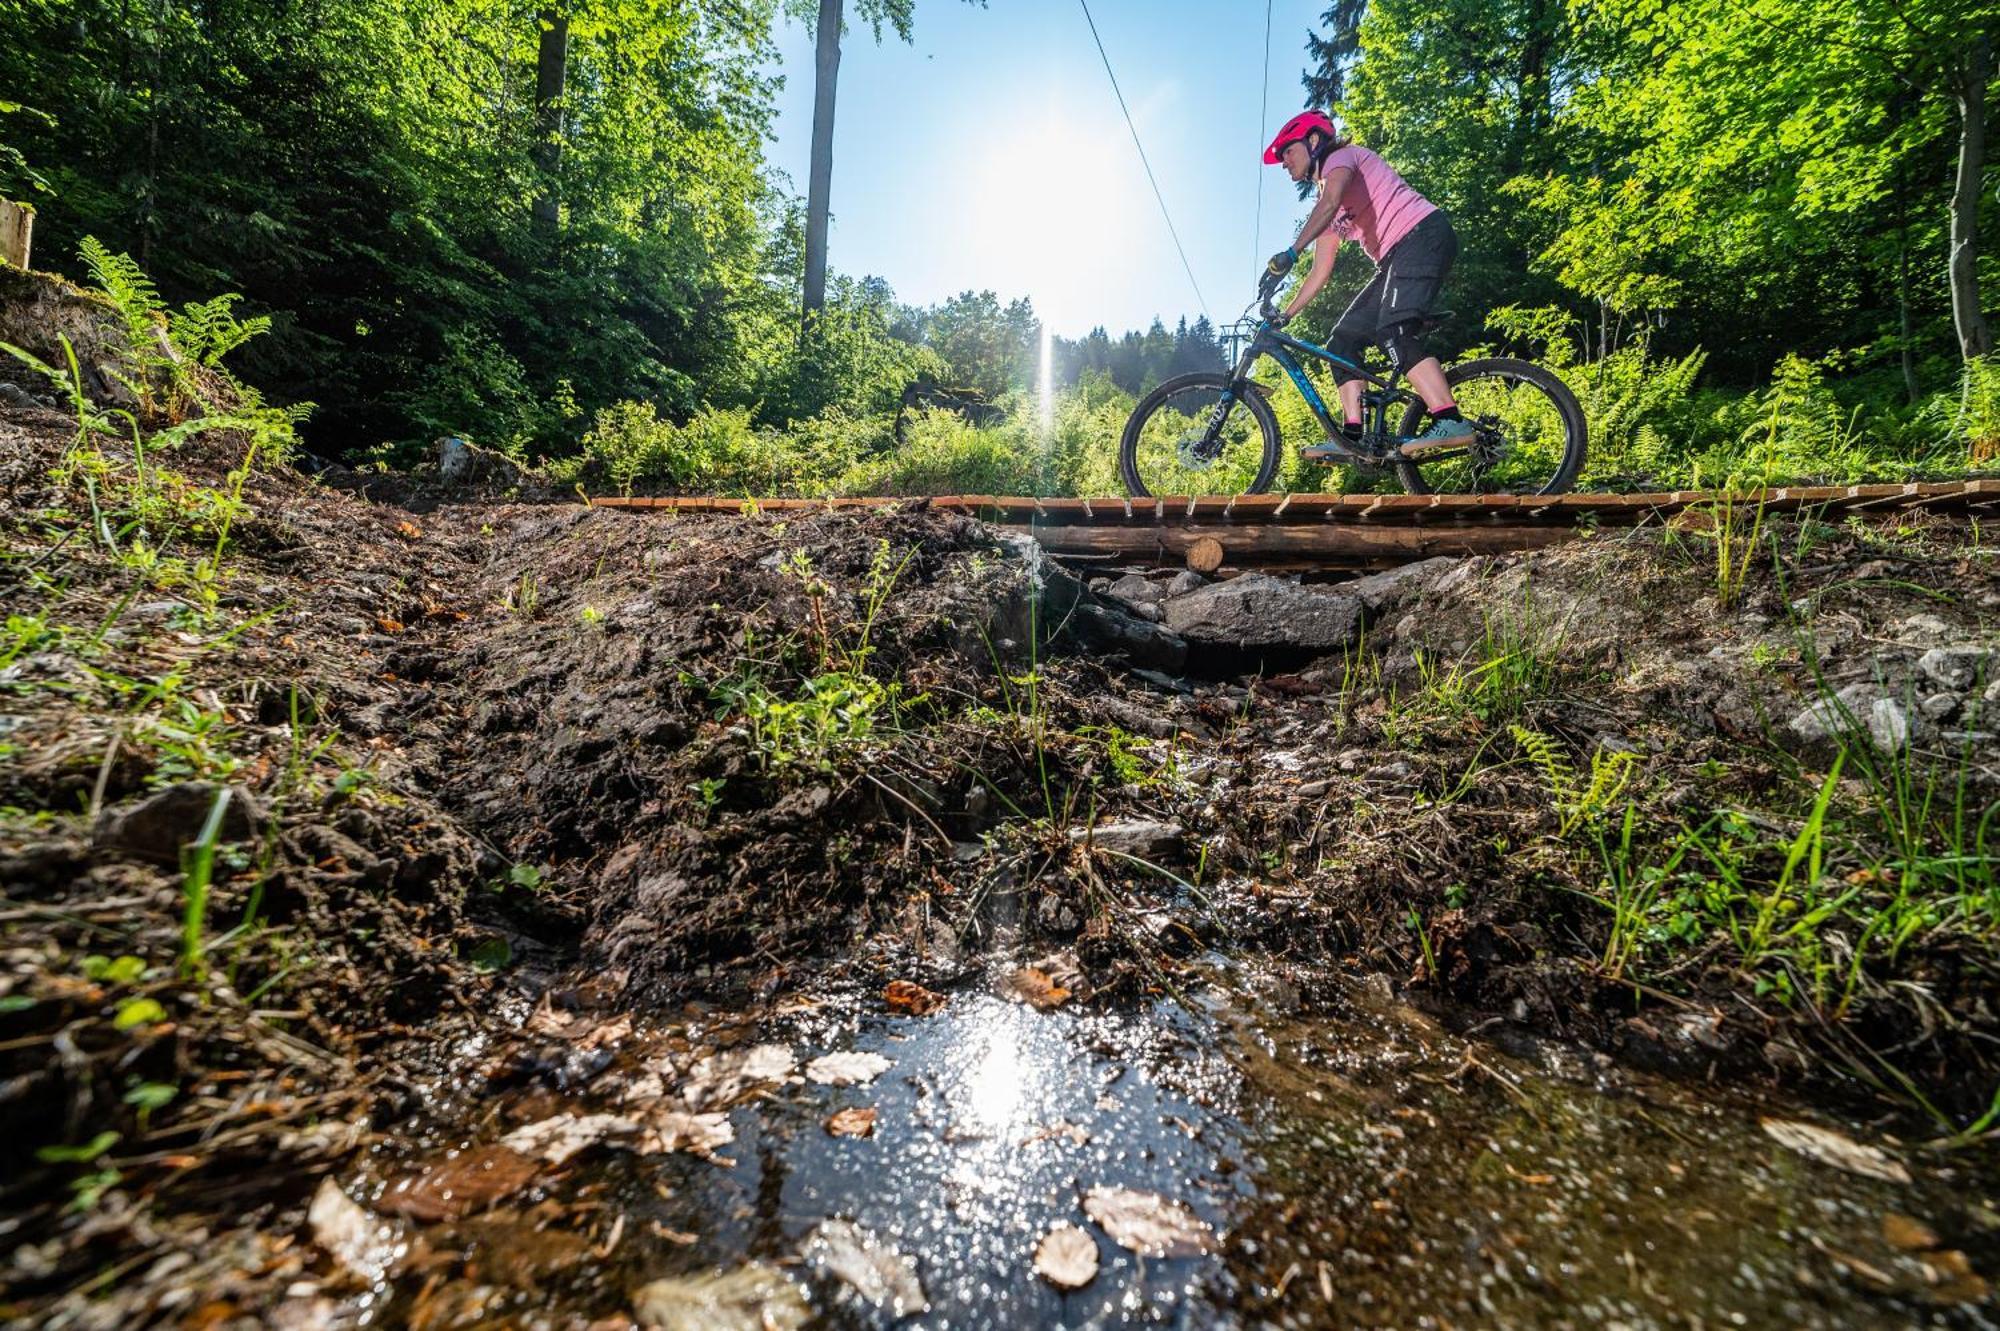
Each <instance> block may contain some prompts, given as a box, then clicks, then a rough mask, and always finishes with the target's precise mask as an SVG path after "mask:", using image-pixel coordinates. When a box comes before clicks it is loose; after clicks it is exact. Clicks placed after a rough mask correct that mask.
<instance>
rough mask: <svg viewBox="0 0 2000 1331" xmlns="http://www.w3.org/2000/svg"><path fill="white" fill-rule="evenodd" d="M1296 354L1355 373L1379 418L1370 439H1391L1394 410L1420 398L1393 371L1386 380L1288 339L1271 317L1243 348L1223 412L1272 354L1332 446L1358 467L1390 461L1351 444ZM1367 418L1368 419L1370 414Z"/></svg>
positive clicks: (1366, 407)
mask: <svg viewBox="0 0 2000 1331" xmlns="http://www.w3.org/2000/svg"><path fill="white" fill-rule="evenodd" d="M1293 353H1301V354H1303V355H1306V356H1310V357H1312V358H1314V359H1316V360H1322V361H1325V362H1326V363H1327V364H1329V365H1331V366H1332V367H1333V368H1334V369H1335V370H1346V371H1349V372H1350V373H1352V374H1353V375H1355V376H1356V377H1357V378H1359V379H1361V380H1363V381H1364V382H1365V383H1367V384H1368V387H1367V388H1366V389H1364V390H1363V391H1362V394H1361V405H1362V409H1363V411H1364V413H1365V412H1370V411H1372V412H1373V420H1372V428H1370V429H1367V430H1365V431H1364V432H1363V435H1362V437H1363V438H1364V439H1369V438H1374V439H1384V438H1387V437H1389V435H1390V430H1389V408H1390V406H1391V405H1392V404H1396V403H1403V402H1411V401H1414V400H1415V398H1414V397H1413V396H1412V395H1411V394H1410V393H1409V392H1408V391H1406V390H1404V389H1399V388H1397V387H1396V378H1397V376H1396V375H1395V373H1394V372H1393V371H1392V372H1391V374H1390V376H1389V377H1388V378H1387V379H1384V378H1382V377H1381V376H1380V375H1377V374H1375V373H1373V372H1372V371H1370V370H1369V369H1368V368H1367V367H1366V366H1362V365H1357V364H1355V363H1354V362H1353V361H1351V360H1349V359H1347V357H1345V356H1342V355H1340V354H1339V353H1338V352H1334V351H1329V350H1327V349H1326V348H1325V347H1323V346H1320V345H1319V344H1318V343H1316V342H1308V341H1306V340H1305V339H1303V338H1297V337H1291V336H1288V335H1287V334H1285V333H1283V332H1280V331H1279V330H1278V329H1276V328H1273V327H1272V326H1271V321H1270V320H1269V319H1263V320H1259V321H1258V324H1257V331H1256V333H1255V334H1254V335H1252V337H1251V338H1250V342H1249V344H1248V345H1247V346H1245V347H1244V348H1243V353H1242V354H1241V355H1240V356H1238V357H1237V359H1236V367H1235V368H1234V369H1233V370H1231V371H1230V373H1229V383H1230V389H1231V396H1230V397H1226V398H1224V399H1223V402H1222V403H1221V404H1220V405H1222V406H1223V407H1224V408H1225V411H1224V413H1222V414H1223V415H1226V408H1227V406H1228V404H1229V402H1230V400H1231V398H1233V397H1234V395H1235V394H1236V393H1237V392H1239V391H1243V389H1244V388H1245V387H1246V386H1247V385H1248V383H1249V378H1250V369H1251V367H1252V366H1253V365H1255V364H1256V363H1257V358H1258V357H1259V356H1269V357H1270V358H1271V359H1272V360H1274V361H1276V362H1278V364H1279V365H1280V366H1282V367H1283V368H1284V371H1285V376H1286V377H1287V378H1288V379H1290V380H1291V381H1292V386H1293V387H1295V388H1297V389H1298V390H1299V394H1300V396H1302V397H1304V398H1305V400H1306V405H1307V406H1308V407H1311V408H1312V413H1313V415H1314V416H1315V417H1316V418H1317V419H1318V420H1319V424H1320V429H1321V431H1322V432H1323V433H1324V434H1325V435H1326V441H1327V442H1328V443H1329V444H1331V445H1332V446H1333V447H1335V448H1337V449H1339V450H1340V451H1341V452H1342V453H1344V454H1346V455H1347V456H1348V457H1350V458H1352V459H1353V460H1354V461H1356V462H1358V463H1361V464H1363V465H1369V466H1379V465H1381V463H1382V462H1383V460H1384V459H1383V456H1382V453H1381V452H1371V451H1362V450H1357V449H1355V448H1352V447H1350V446H1349V445H1348V443H1347V441H1346V436H1345V435H1344V434H1343V433H1342V432H1341V428H1340V423H1339V422H1338V421H1336V420H1335V419H1334V418H1333V414H1332V413H1331V412H1330V411H1329V410H1328V409H1327V405H1326V400H1325V399H1324V398H1323V397H1321V396H1320V392H1319V390H1318V389H1317V388H1315V387H1314V386H1313V381H1312V379H1311V378H1310V377H1308V376H1307V374H1306V372H1305V367H1304V366H1303V365H1301V364H1300V363H1299V359H1298V356H1297V355H1294V354H1293ZM1364 419H1367V418H1366V417H1365V416H1364ZM1221 424H1222V421H1221V417H1220V416H1218V419H1217V420H1216V423H1215V428H1217V429H1220V428H1221Z"/></svg>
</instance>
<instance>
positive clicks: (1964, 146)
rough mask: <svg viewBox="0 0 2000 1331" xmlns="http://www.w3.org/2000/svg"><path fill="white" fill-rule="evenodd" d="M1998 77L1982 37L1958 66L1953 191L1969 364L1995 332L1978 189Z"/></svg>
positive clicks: (1963, 342)
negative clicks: (1985, 290)
mask: <svg viewBox="0 0 2000 1331" xmlns="http://www.w3.org/2000/svg"><path fill="white" fill-rule="evenodd" d="M1992 77H1993V39H1992V37H1991V35H1989V34H1987V33H1981V34H1980V35H1979V36H1978V37H1976V38H1974V39H1973V42H1972V47H1971V49H1970V50H1968V51H1967V52H1966V53H1965V58H1964V61H1963V62H1962V63H1961V64H1960V65H1959V68H1958V78H1957V80H1956V82H1957V87H1956V88H1955V89H1954V91H1955V92H1956V93H1957V94H1958V124H1959V132H1958V180H1957V182H1956V183H1955V185H1954V186H1953V189H1952V192H1951V318H1952V324H1953V326H1954V327H1955V328H1956V329H1957V332H1958V354H1959V355H1960V356H1961V357H1963V358H1964V359H1966V360H1968V361H1970V360H1974V359H1976V358H1978V357H1980V356H1985V355H1990V354H1991V353H1992V351H1993V332H1992V330H1991V329H1990V328H1988V327H1987V325H1986V315H1985V314H1984V313H1983V312H1982V311H1981V310H1980V308H1979V185H1980V179H1979V178H1980V174H1981V172H1983V171H1984V170H1985V169H1986V83H1987V80H1989V79H1991V78H1992Z"/></svg>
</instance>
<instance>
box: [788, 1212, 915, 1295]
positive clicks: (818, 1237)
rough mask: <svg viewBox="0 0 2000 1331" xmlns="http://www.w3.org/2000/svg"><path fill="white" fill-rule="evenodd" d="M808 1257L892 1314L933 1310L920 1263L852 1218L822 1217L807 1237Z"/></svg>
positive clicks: (806, 1249)
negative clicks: (830, 1218)
mask: <svg viewBox="0 0 2000 1331" xmlns="http://www.w3.org/2000/svg"><path fill="white" fill-rule="evenodd" d="M804 1256H805V1259H806V1260H807V1261H808V1262H810V1263H812V1264H813V1265H814V1266H816V1267H818V1268H820V1269H821V1270H822V1271H825V1272H827V1273H828V1274H830V1275H834V1276H838V1277H839V1278H840V1279H842V1280H844V1281H846V1282H847V1283H848V1284H849V1285H851V1286H853V1288H854V1292H855V1293H856V1294H859V1295H860V1296H861V1298H862V1299H863V1300H864V1301H865V1302H867V1303H869V1304H871V1305H873V1306H874V1307H877V1308H887V1309H888V1310H889V1312H890V1314H891V1315H892V1316H895V1317H907V1316H909V1315H910V1314H911V1313H920V1312H928V1311H930V1306H931V1305H930V1300H929V1299H927V1298H925V1297H924V1286H923V1282H922V1281H920V1280H919V1279H918V1278H917V1264H916V1263H915V1262H914V1261H912V1260H911V1259H910V1258H909V1257H908V1256H906V1255H904V1254H903V1253H901V1252H898V1251H897V1250H896V1247H895V1245H894V1244H892V1243H890V1242H889V1241H888V1240H886V1239H883V1238H879V1237H877V1236H876V1235H874V1234H872V1233H870V1232H869V1231H868V1230H865V1229H863V1228H862V1227H861V1226H860V1225H857V1224H855V1223H854V1222H853V1221H852V1220H823V1221H821V1222H820V1224H819V1227H818V1228H816V1229H814V1230H813V1232H812V1233H811V1234H810V1235H808V1236H807V1238H806V1246H805V1252H804Z"/></svg>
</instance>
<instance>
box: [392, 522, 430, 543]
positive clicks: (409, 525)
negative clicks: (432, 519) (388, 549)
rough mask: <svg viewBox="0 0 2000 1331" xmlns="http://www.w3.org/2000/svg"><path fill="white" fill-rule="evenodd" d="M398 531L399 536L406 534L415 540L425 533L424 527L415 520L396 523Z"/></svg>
mask: <svg viewBox="0 0 2000 1331" xmlns="http://www.w3.org/2000/svg"><path fill="white" fill-rule="evenodd" d="M396 533H397V535H399V536H405V537H408V538H409V539H410V540H412V541H414V540H416V539H417V538H418V537H419V536H422V535H423V534H424V529H423V528H422V527H419V526H418V525H417V524H416V523H414V522H399V523H397V524H396Z"/></svg>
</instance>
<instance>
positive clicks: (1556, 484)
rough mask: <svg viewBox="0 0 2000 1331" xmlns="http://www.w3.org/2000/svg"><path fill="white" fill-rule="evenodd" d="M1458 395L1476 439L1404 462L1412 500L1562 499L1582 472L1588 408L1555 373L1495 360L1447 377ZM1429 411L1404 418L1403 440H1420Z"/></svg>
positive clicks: (1417, 406)
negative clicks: (1499, 496)
mask: <svg viewBox="0 0 2000 1331" xmlns="http://www.w3.org/2000/svg"><path fill="white" fill-rule="evenodd" d="M1445 381H1446V382H1447V383H1449V384H1450V385H1451V390H1452V396H1453V397H1454V398H1456V399H1457V401H1458V409H1459V412H1460V413H1461V414H1463V415H1464V417H1465V419H1466V420H1468V421H1470V422H1472V426H1473V429H1474V432H1475V433H1474V435H1473V438H1472V440H1471V442H1470V443H1469V444H1468V445H1467V447H1465V448H1463V449H1459V450H1456V451H1454V452H1450V453H1442V454H1437V455H1434V456H1432V457H1428V458H1424V459H1422V460H1421V461H1399V462H1398V463H1397V464H1396V474H1397V475H1398V476H1399V477H1400V478H1401V479H1402V482H1403V488H1404V489H1405V490H1408V491H1409V492H1410V493H1411V494H1521V495H1535V494H1561V493H1562V492H1563V491H1565V490H1567V489H1569V488H1570V486H1572V485H1574V484H1575V483H1576V478H1577V473H1579V472H1581V471H1582V470H1583V459H1584V449H1585V438H1584V434H1585V427H1584V423H1583V408H1582V407H1580V406H1578V405H1577V401H1576V396H1575V394H1573V393H1571V392H1570V391H1569V386H1568V385H1567V384H1565V383H1563V381H1562V380H1561V379H1559V378H1557V377H1556V374H1555V372H1554V371H1552V370H1547V369H1544V368H1542V367H1541V366H1539V365H1534V364H1530V363H1529V362H1527V361H1521V360H1512V359H1509V358H1506V357H1501V356H1495V357H1490V358H1488V359H1485V360H1473V361H1467V362H1465V363H1464V364H1463V365H1454V366H1453V367H1452V368H1451V369H1449V370H1447V371H1446V372H1445ZM1423 417H1424V406H1423V403H1421V402H1412V403H1411V404H1410V406H1409V408H1408V410H1407V411H1405V412H1404V414H1403V435H1404V436H1405V437H1406V438H1407V437H1412V436H1414V435H1416V434H1417V433H1418V432H1419V430H1420V429H1421V428H1422V425H1423Z"/></svg>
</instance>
